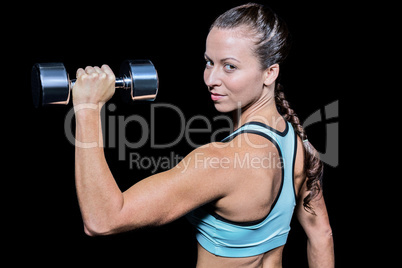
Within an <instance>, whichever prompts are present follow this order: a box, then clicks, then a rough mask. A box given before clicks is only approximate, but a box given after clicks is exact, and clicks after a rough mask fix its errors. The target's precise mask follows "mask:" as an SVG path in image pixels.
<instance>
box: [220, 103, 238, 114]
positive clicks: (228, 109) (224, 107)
mask: <svg viewBox="0 0 402 268" xmlns="http://www.w3.org/2000/svg"><path fill="white" fill-rule="evenodd" d="M214 105H215V109H216V110H217V111H218V112H221V113H229V112H233V111H234V110H236V109H237V107H233V106H231V105H227V104H225V103H219V102H215V103H214Z"/></svg>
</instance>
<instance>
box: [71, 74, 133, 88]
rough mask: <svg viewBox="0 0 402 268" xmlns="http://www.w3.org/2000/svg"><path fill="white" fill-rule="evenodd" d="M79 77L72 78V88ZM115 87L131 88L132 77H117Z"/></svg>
mask: <svg viewBox="0 0 402 268" xmlns="http://www.w3.org/2000/svg"><path fill="white" fill-rule="evenodd" d="M76 81H77V79H71V80H70V89H72V88H73V87H74V85H75V82H76ZM115 88H123V89H131V78H129V77H126V76H125V77H116V82H115Z"/></svg>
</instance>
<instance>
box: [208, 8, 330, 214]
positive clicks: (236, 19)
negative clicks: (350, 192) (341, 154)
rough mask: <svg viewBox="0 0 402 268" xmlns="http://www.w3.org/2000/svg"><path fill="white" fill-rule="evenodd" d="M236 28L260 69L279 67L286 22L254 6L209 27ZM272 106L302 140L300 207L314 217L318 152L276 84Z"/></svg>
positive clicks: (284, 48) (286, 40) (235, 11)
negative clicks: (246, 36) (244, 31)
mask: <svg viewBox="0 0 402 268" xmlns="http://www.w3.org/2000/svg"><path fill="white" fill-rule="evenodd" d="M239 26H248V29H249V30H250V31H249V32H248V33H250V34H252V38H253V40H254V43H255V46H254V48H253V52H254V54H255V56H256V57H257V58H258V59H259V62H260V65H261V69H262V70H265V69H267V68H268V67H270V66H271V65H273V64H276V63H277V64H281V63H282V62H283V61H284V60H285V59H286V57H287V55H288V54H289V49H290V41H289V39H290V34H289V31H288V28H287V25H286V23H285V22H284V21H283V20H282V19H281V18H280V17H279V16H278V15H277V14H275V12H273V11H272V9H270V8H268V7H264V6H262V5H260V4H254V3H249V4H245V5H242V6H238V7H235V8H232V9H230V10H228V11H227V12H225V13H223V14H222V15H220V16H219V17H218V18H217V19H216V20H215V22H214V23H213V24H212V25H211V29H212V28H213V27H217V28H220V29H234V28H237V27H239ZM275 104H276V106H277V108H278V111H279V113H281V114H282V116H283V117H284V118H285V119H286V120H287V121H288V122H290V123H291V124H292V126H293V128H294V130H295V132H296V134H297V135H298V136H299V137H300V138H301V140H302V141H303V147H304V171H305V175H306V178H307V181H306V186H307V190H308V191H309V193H308V195H307V196H306V197H305V198H304V200H303V207H304V209H305V210H306V211H308V212H310V213H312V214H314V215H315V212H314V209H313V207H312V206H311V204H310V202H311V200H312V199H314V198H315V197H316V196H317V195H318V194H319V193H320V191H321V189H322V175H323V164H322V162H321V160H320V159H319V155H318V152H317V151H316V150H315V148H314V147H313V145H312V144H311V143H310V142H309V141H308V140H307V134H306V133H305V131H304V129H303V127H302V125H301V123H300V120H299V118H298V117H297V115H296V113H295V112H294V110H293V109H292V108H290V105H289V102H288V101H287V100H286V98H285V94H284V93H283V87H282V85H280V84H279V83H278V82H277V83H276V85H275Z"/></svg>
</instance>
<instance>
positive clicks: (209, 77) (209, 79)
mask: <svg viewBox="0 0 402 268" xmlns="http://www.w3.org/2000/svg"><path fill="white" fill-rule="evenodd" d="M204 82H205V84H206V85H207V87H208V88H209V89H211V88H214V87H219V86H221V85H222V81H221V79H220V76H219V73H218V70H217V68H215V67H212V68H205V71H204Z"/></svg>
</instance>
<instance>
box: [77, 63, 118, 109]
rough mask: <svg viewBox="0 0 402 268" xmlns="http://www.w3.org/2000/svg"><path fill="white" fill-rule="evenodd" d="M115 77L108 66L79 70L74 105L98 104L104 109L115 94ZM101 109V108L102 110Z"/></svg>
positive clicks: (88, 67)
mask: <svg viewBox="0 0 402 268" xmlns="http://www.w3.org/2000/svg"><path fill="white" fill-rule="evenodd" d="M115 79H116V78H115V76H114V73H113V71H112V70H111V69H110V67H109V66H107V65H102V67H101V68H99V67H97V66H95V67H91V66H87V67H86V68H85V70H84V69H82V68H79V69H78V70H77V81H76V82H75V85H74V87H73V104H74V106H77V105H80V104H96V105H99V106H100V107H102V106H103V105H104V104H105V103H106V102H107V101H108V100H109V99H110V98H111V97H112V96H113V94H114V92H115ZM100 107H99V108H100Z"/></svg>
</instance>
